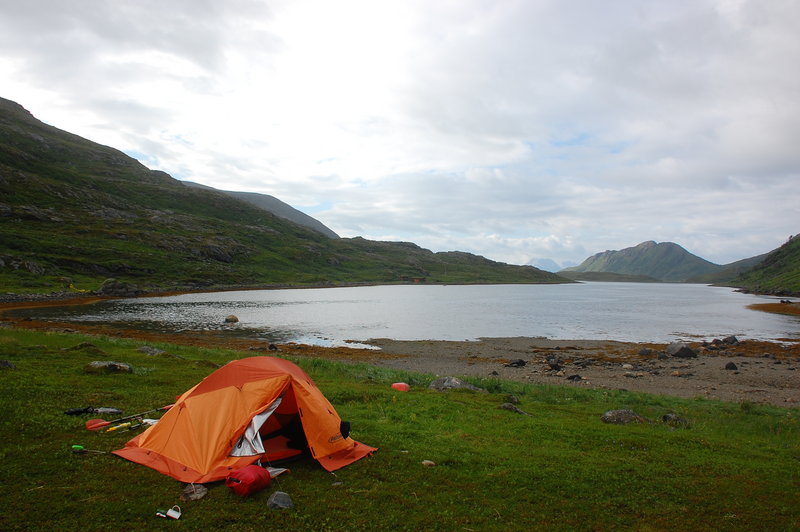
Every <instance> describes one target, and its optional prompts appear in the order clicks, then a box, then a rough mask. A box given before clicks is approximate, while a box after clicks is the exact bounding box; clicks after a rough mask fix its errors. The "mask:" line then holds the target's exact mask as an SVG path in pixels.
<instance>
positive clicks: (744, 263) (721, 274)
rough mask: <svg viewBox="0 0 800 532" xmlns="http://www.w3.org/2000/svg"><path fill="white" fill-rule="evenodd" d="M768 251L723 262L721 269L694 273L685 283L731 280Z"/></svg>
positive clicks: (722, 282) (719, 282)
mask: <svg viewBox="0 0 800 532" xmlns="http://www.w3.org/2000/svg"><path fill="white" fill-rule="evenodd" d="M767 255H769V253H764V254H763V255H757V256H755V257H750V258H747V259H742V260H737V261H736V262H731V263H730V264H725V265H723V266H722V269H720V270H718V271H715V272H711V273H706V274H703V275H696V276H694V277H690V278H689V279H687V280H686V282H687V283H700V284H726V283H730V282H732V281H733V280H734V279H736V278H737V277H739V276H740V275H741V274H743V273H744V272H746V271H748V270H751V269H752V268H754V267H756V266H757V265H758V264H760V263H761V261H763V260H764V259H765V258H767Z"/></svg>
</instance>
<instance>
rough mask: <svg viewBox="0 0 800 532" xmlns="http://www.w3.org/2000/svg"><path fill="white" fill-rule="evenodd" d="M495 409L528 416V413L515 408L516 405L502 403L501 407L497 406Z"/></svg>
mask: <svg viewBox="0 0 800 532" xmlns="http://www.w3.org/2000/svg"><path fill="white" fill-rule="evenodd" d="M497 408H500V409H502V410H508V411H509V412H514V413H515V414H522V415H523V416H529V415H530V414H529V413H527V412H525V411H524V410H521V409H519V408H517V406H516V405H513V404H511V403H503V404H502V405H500V406H498V407H497Z"/></svg>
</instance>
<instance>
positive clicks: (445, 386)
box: [428, 377, 488, 393]
mask: <svg viewBox="0 0 800 532" xmlns="http://www.w3.org/2000/svg"><path fill="white" fill-rule="evenodd" d="M428 388H430V389H431V390H436V391H438V392H446V391H448V390H471V391H473V392H481V393H488V392H487V391H486V390H484V389H483V388H478V387H477V386H475V385H473V384H470V383H468V382H464V381H462V380H461V379H459V378H457V377H441V378H439V379H436V380H434V381H433V382H432V383H430V385H429V386H428Z"/></svg>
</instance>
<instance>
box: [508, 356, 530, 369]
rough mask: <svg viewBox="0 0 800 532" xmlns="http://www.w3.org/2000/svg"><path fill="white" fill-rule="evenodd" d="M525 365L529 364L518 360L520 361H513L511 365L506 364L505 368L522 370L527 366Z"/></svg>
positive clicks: (519, 359)
mask: <svg viewBox="0 0 800 532" xmlns="http://www.w3.org/2000/svg"><path fill="white" fill-rule="evenodd" d="M525 364H527V362H525V361H524V360H522V359H521V358H518V359H516V360H512V361H511V362H509V363H508V364H506V365H505V366H506V367H507V368H522V367H524V366H525Z"/></svg>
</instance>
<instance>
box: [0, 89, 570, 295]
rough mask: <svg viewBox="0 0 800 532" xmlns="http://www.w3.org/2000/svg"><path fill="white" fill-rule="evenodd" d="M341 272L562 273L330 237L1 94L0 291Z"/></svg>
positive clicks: (447, 277)
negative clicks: (41, 116) (76, 131)
mask: <svg viewBox="0 0 800 532" xmlns="http://www.w3.org/2000/svg"><path fill="white" fill-rule="evenodd" d="M108 278H115V279H117V280H119V281H121V282H124V283H129V284H132V285H136V286H138V287H141V288H143V289H146V290H154V289H199V288H208V287H229V286H246V285H249V286H253V285H259V286H260V285H310V284H317V285H319V284H322V285H329V284H330V285H335V284H345V283H392V282H448V283H499V282H503V283H556V282H569V281H568V280H566V279H564V278H561V277H559V276H557V275H555V274H551V273H548V272H544V271H541V270H539V269H537V268H534V267H532V266H512V265H507V264H502V263H497V262H494V261H490V260H487V259H485V258H483V257H479V256H475V255H471V254H467V253H433V252H431V251H429V250H426V249H423V248H420V247H419V246H416V245H414V244H411V243H401V242H374V241H369V240H365V239H362V238H351V239H348V238H343V239H332V238H329V237H327V236H325V235H323V234H321V233H320V232H318V231H314V230H311V229H309V228H306V227H303V226H300V225H297V224H295V223H292V222H290V221H288V220H285V219H283V218H280V217H277V216H275V215H273V214H272V213H270V212H268V211H267V210H264V209H262V208H259V207H258V206H256V205H252V204H251V203H248V202H245V201H242V200H240V199H237V198H234V197H231V196H230V195H227V194H224V193H222V192H219V191H214V190H204V189H201V188H193V187H187V186H185V185H184V184H182V183H181V182H179V181H177V180H175V179H173V178H172V177H170V176H169V175H168V174H166V173H164V172H159V171H152V170H149V169H148V168H146V167H145V166H143V165H142V164H140V163H139V162H138V161H136V160H134V159H132V158H130V157H128V156H127V155H125V154H124V153H122V152H120V151H118V150H115V149H113V148H109V147H106V146H102V145H99V144H96V143H94V142H91V141H89V140H86V139H83V138H81V137H78V136H76V135H73V134H71V133H67V132H64V131H62V130H59V129H57V128H55V127H52V126H49V125H46V124H44V123H42V122H40V121H39V120H37V119H36V118H34V117H33V116H32V115H31V114H30V113H29V112H28V111H26V110H25V109H24V108H22V107H21V106H20V105H18V104H16V103H14V102H11V101H9V100H4V99H0V286H2V287H3V288H2V291H3V292H13V293H27V292H52V291H61V290H64V289H65V288H67V287H70V286H72V287H73V288H72V289H78V290H96V289H98V287H100V286H101V284H102V283H103V281H104V280H106V279H108Z"/></svg>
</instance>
